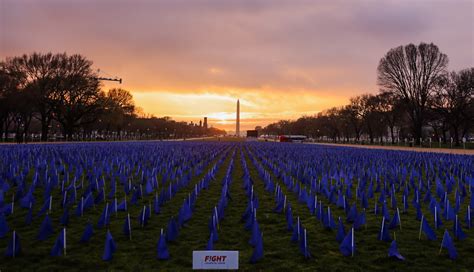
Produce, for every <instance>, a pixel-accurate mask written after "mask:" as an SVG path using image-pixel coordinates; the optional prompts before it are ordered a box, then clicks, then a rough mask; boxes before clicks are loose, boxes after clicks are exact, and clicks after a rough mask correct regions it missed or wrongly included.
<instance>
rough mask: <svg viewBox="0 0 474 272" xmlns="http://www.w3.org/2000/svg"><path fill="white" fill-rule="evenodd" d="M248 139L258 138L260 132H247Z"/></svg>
mask: <svg viewBox="0 0 474 272" xmlns="http://www.w3.org/2000/svg"><path fill="white" fill-rule="evenodd" d="M247 138H258V131H256V130H247Z"/></svg>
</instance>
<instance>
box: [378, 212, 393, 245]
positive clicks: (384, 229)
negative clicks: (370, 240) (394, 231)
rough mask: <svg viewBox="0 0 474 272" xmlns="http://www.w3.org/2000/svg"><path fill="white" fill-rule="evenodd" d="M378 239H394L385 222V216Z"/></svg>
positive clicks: (388, 240)
mask: <svg viewBox="0 0 474 272" xmlns="http://www.w3.org/2000/svg"><path fill="white" fill-rule="evenodd" d="M377 239H378V240H380V241H385V242H390V241H392V238H391V237H390V233H389V232H388V227H387V224H386V223H385V217H382V224H381V225H380V231H379V233H378V234H377Z"/></svg>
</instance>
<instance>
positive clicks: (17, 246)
mask: <svg viewBox="0 0 474 272" xmlns="http://www.w3.org/2000/svg"><path fill="white" fill-rule="evenodd" d="M20 254H21V243H20V236H19V235H18V233H17V232H16V231H13V235H12V239H11V240H10V242H9V243H8V246H7V251H6V252H5V256H7V257H16V256H19V255H20Z"/></svg>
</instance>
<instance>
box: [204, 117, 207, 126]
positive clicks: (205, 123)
mask: <svg viewBox="0 0 474 272" xmlns="http://www.w3.org/2000/svg"><path fill="white" fill-rule="evenodd" d="M204 128H207V117H204Z"/></svg>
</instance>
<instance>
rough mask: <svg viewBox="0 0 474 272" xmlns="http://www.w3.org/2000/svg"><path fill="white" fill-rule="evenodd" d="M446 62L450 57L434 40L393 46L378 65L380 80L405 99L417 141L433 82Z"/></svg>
mask: <svg viewBox="0 0 474 272" xmlns="http://www.w3.org/2000/svg"><path fill="white" fill-rule="evenodd" d="M447 65H448V57H447V56H446V55H445V54H443V53H441V52H440V51H439V49H438V47H437V46H436V45H434V44H432V43H431V44H426V43H420V44H419V45H418V46H416V45H413V44H408V45H406V46H399V47H397V48H393V49H391V50H390V51H388V52H387V54H386V55H385V56H384V57H383V58H382V59H381V60H380V63H379V65H378V68H377V72H378V78H377V79H378V84H379V85H380V86H382V87H384V88H386V89H387V90H391V91H393V93H394V94H396V95H397V96H399V97H400V98H402V99H403V100H404V102H405V103H406V106H407V109H408V114H409V116H410V119H411V121H412V130H413V135H414V136H415V139H416V141H417V142H419V138H420V137H422V128H423V125H424V124H425V121H426V120H425V118H426V116H425V114H426V111H427V109H428V105H429V99H430V98H431V96H432V93H433V90H434V86H435V84H436V82H437V80H438V78H439V77H440V76H441V75H442V74H443V73H445V71H446V67H447Z"/></svg>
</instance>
